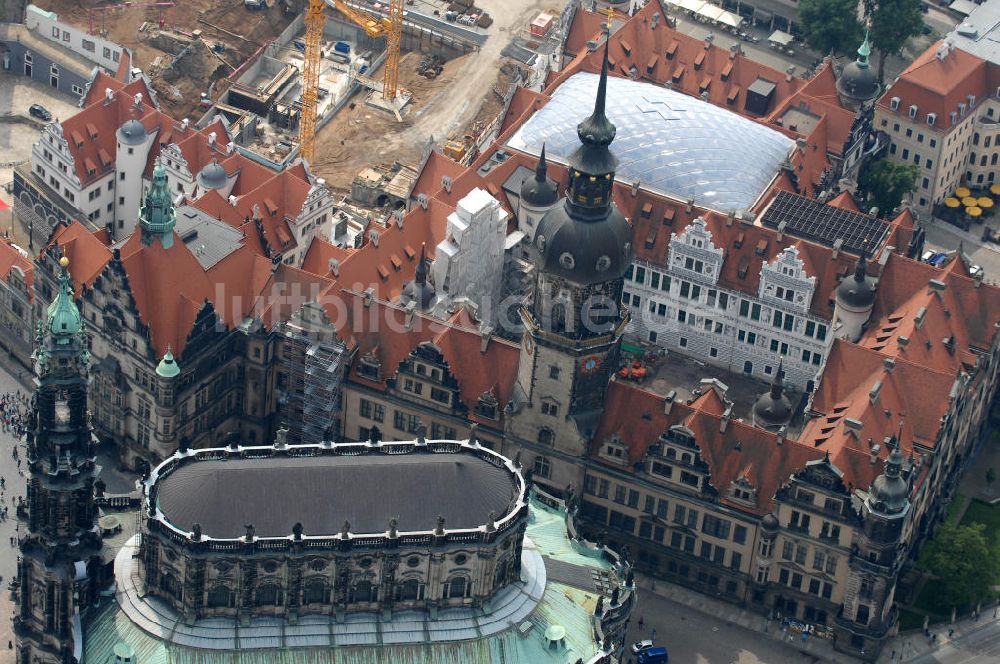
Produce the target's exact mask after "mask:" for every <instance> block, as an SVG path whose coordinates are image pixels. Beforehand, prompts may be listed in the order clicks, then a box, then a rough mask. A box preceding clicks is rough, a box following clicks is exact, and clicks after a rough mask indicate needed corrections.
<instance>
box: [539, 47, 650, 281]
mask: <svg viewBox="0 0 1000 664" xmlns="http://www.w3.org/2000/svg"><path fill="white" fill-rule="evenodd" d="M607 90H608V45H607V42H605V45H604V62H603V64H602V66H601V77H600V81H599V83H598V86H597V100H596V103H595V104H594V112H593V113H591V114H590V116H589V117H588V118H586V119H585V120H583V121H582V122H581V123H580V124H579V125H577V130H576V131H577V136H579V138H580V145H579V146H578V147H577V148H576V150H574V151H573V153H572V154H571V155H570V156H569V185H568V187H567V192H566V197H565V198H564V199H563V201H562V203H561V204H559V205H556V206H555V207H554V208H552V209H551V210H549V211H548V213H546V215H545V216H544V217H542V220H541V221H540V222H539V224H538V230H537V233H536V234H535V249H536V251H537V260H536V264H537V266H538V268H539V269H540V270H542V271H545V272H548V273H550V274H557V275H560V276H562V277H564V278H565V279H567V280H569V281H571V282H573V283H576V284H581V285H588V284H594V283H598V282H606V281H611V280H614V279H619V278H621V277H622V276H623V275H624V274H625V270H627V269H628V266H629V264H630V263H631V259H632V252H631V237H632V230H631V228H630V227H629V223H628V221H626V219H625V217H624V215H622V213H621V212H619V211H618V208H617V207H616V206H615V204H614V202H613V201H612V189H613V187H614V183H615V169H616V168H617V166H618V159H616V158H615V156H614V155H613V154H612V153H611V150H610V145H611V143H612V141H614V140H615V134H616V133H617V129H616V128H615V125H614V124H612V123H611V120H609V119H608V116H607V115H606V114H605V103H606V99H607Z"/></svg>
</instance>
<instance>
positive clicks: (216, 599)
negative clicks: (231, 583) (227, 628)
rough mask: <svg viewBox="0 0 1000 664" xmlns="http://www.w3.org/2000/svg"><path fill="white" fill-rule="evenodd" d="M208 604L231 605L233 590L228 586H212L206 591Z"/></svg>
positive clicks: (216, 606) (215, 606)
mask: <svg viewBox="0 0 1000 664" xmlns="http://www.w3.org/2000/svg"><path fill="white" fill-rule="evenodd" d="M208 606H210V607H212V608H216V609H217V608H227V607H232V606H233V591H232V590H230V589H229V587H228V586H214V587H213V588H211V589H210V590H209V591H208Z"/></svg>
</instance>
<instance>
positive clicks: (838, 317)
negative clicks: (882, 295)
mask: <svg viewBox="0 0 1000 664" xmlns="http://www.w3.org/2000/svg"><path fill="white" fill-rule="evenodd" d="M876 284H877V282H876V281H875V278H874V277H872V276H871V275H869V274H868V259H867V258H866V256H865V251H864V250H862V251H861V255H860V256H858V262H857V263H856V264H855V266H854V274H853V275H851V276H849V277H847V278H846V279H844V280H843V281H841V282H840V285H839V286H838V287H837V297H836V305H835V307H834V312H833V318H834V323H835V325H837V326H839V327H838V329H837V332H836V334H837V336H838V337H843V338H847V339H850V340H851V341H857V340H858V339H860V338H861V334H862V332H864V328H865V324H866V323H867V322H868V319H869V318H870V317H871V313H872V309H873V308H874V307H875V294H876Z"/></svg>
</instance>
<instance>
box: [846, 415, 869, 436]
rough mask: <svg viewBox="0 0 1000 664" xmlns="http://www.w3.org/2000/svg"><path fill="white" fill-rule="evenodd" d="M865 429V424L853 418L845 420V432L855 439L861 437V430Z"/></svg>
mask: <svg viewBox="0 0 1000 664" xmlns="http://www.w3.org/2000/svg"><path fill="white" fill-rule="evenodd" d="M864 428H865V423H864V422H862V421H861V420H856V419H854V418H852V417H845V418H844V430H845V431H847V433H849V434H851V435H852V436H854V437H855V438H858V437H859V436H860V435H861V430H862V429H864Z"/></svg>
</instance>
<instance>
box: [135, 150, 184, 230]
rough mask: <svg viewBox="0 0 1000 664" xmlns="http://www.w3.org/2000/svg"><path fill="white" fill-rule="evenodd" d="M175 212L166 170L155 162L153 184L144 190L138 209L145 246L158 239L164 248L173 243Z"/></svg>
mask: <svg viewBox="0 0 1000 664" xmlns="http://www.w3.org/2000/svg"><path fill="white" fill-rule="evenodd" d="M176 214H177V212H176V211H175V210H174V202H173V199H172V198H171V195H170V187H169V185H168V184H167V171H166V170H165V169H164V168H163V164H161V163H159V162H157V163H156V166H155V167H154V168H153V186H152V187H150V188H149V191H147V192H146V199H145V201H144V202H143V204H142V208H141V209H140V210H139V229H140V232H141V233H142V235H141V240H142V243H143V244H144V245H146V246H147V247H148V246H149V245H151V244H152V243H153V240H159V241H160V244H162V245H163V248H164V249H169V248H170V247H171V246H173V244H174V226H175V225H176V222H177V219H176Z"/></svg>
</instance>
